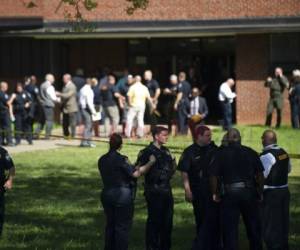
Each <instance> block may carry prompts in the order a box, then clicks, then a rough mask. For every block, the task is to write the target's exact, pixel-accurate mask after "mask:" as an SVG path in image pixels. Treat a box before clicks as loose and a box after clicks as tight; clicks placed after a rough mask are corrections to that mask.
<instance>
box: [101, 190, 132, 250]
mask: <svg viewBox="0 0 300 250" xmlns="http://www.w3.org/2000/svg"><path fill="white" fill-rule="evenodd" d="M131 193H132V191H131V190H130V189H127V188H120V189H119V188H117V189H114V190H110V191H108V192H103V193H102V197H101V202H102V205H103V208H104V213H105V215H106V227H105V246H104V250H127V249H128V242H129V232H130V228H131V225H132V219H133V211H134V204H133V199H132V195H131Z"/></svg>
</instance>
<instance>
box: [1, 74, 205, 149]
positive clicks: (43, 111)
mask: <svg viewBox="0 0 300 250" xmlns="http://www.w3.org/2000/svg"><path fill="white" fill-rule="evenodd" d="M55 81H56V79H55V77H54V75H52V74H47V75H46V76H45V80H44V82H42V83H41V85H40V86H38V85H37V79H36V77H35V76H31V77H26V79H25V82H24V83H21V82H18V83H17V85H16V88H15V91H13V94H11V95H9V94H8V84H7V83H6V82H1V91H0V103H1V116H0V119H1V131H2V133H1V144H3V145H8V146H13V145H17V144H19V143H20V142H21V138H24V139H26V140H27V141H28V143H29V144H32V141H33V139H35V138H39V137H40V134H41V132H42V130H43V129H44V128H45V136H44V138H45V139H50V137H51V135H52V129H53V124H54V120H55V114H56V106H59V107H60V111H61V116H60V117H61V121H62V127H63V136H64V137H65V138H66V139H68V138H74V137H75V136H76V135H77V134H80V135H82V141H81V146H83V147H94V146H95V145H94V144H93V143H92V142H91V137H92V135H93V132H94V135H95V136H96V137H99V136H100V130H99V124H100V123H101V124H104V136H105V137H108V136H109V135H111V134H113V133H114V132H118V128H119V124H120V123H121V124H122V128H123V129H122V132H123V135H124V136H125V137H127V138H130V137H132V136H137V137H138V138H142V137H143V136H144V131H145V129H144V124H145V120H146V121H147V122H148V123H149V124H150V125H151V128H153V126H155V125H156V124H157V123H158V121H157V118H158V117H159V116H164V117H165V118H166V120H167V123H168V126H169V131H171V130H172V127H173V128H174V125H175V126H176V125H177V127H178V129H177V130H178V133H180V134H187V133H188V126H189V125H190V127H193V125H194V123H204V120H205V118H206V117H207V115H208V107H207V104H206V100H205V99H204V98H203V97H201V90H200V89H199V88H197V87H194V88H192V87H191V85H190V83H189V82H188V81H187V80H186V74H185V73H184V72H180V73H179V74H178V76H177V75H174V74H173V75H171V76H170V81H169V83H168V84H167V85H166V86H165V87H164V88H161V87H160V84H159V83H158V82H157V81H156V80H155V79H154V78H153V76H152V72H151V70H146V71H145V72H144V75H143V78H142V77H141V76H139V75H136V76H133V75H131V74H128V72H126V73H125V74H124V76H123V77H122V78H120V79H119V80H118V81H117V79H116V77H115V75H114V74H110V73H107V74H106V75H104V76H103V77H101V78H100V79H98V78H95V77H94V78H85V77H84V74H83V71H82V70H81V69H78V70H77V71H76V74H75V75H74V76H73V77H72V76H71V75H70V74H64V75H63V77H62V82H63V87H62V89H61V91H58V90H56V89H55V87H54V83H55ZM161 96H163V97H164V104H165V105H164V112H165V113H164V114H161V112H160V111H159V110H158V102H159V100H160V97H161ZM195 121H196V122H195ZM11 123H14V140H13V136H12V134H13V133H12V129H11ZM34 123H35V124H36V125H35V129H33V124H34Z"/></svg>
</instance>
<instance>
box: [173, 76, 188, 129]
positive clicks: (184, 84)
mask: <svg viewBox="0 0 300 250" xmlns="http://www.w3.org/2000/svg"><path fill="white" fill-rule="evenodd" d="M178 80H179V83H178V93H177V96H176V100H175V104H174V110H176V111H177V124H178V131H179V134H183V135H186V134H187V131H188V116H189V106H190V102H189V97H190V95H191V85H190V83H189V82H188V81H186V74H185V73H184V72H180V73H179V75H178Z"/></svg>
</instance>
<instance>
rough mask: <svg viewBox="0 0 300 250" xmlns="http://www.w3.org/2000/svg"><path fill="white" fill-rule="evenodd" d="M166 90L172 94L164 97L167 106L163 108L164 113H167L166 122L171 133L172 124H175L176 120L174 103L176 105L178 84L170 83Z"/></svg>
mask: <svg viewBox="0 0 300 250" xmlns="http://www.w3.org/2000/svg"><path fill="white" fill-rule="evenodd" d="M166 88H168V89H170V91H171V93H170V94H167V95H164V103H165V105H164V106H163V108H164V113H165V115H164V116H165V117H166V122H167V124H168V129H169V132H171V130H172V124H173V123H174V121H175V119H176V113H175V110H174V103H175V100H176V96H177V93H178V84H172V83H168V84H167V85H166Z"/></svg>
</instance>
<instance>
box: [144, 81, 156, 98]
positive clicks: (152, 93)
mask: <svg viewBox="0 0 300 250" xmlns="http://www.w3.org/2000/svg"><path fill="white" fill-rule="evenodd" d="M145 86H146V87H147V88H148V90H149V93H150V96H151V97H154V96H155V92H156V90H157V89H159V83H158V82H157V81H156V80H154V79H151V80H150V81H145Z"/></svg>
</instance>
